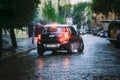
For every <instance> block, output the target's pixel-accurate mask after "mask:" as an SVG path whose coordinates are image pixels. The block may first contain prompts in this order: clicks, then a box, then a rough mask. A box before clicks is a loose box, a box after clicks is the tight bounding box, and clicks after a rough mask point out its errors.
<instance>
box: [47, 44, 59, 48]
mask: <svg viewBox="0 0 120 80" xmlns="http://www.w3.org/2000/svg"><path fill="white" fill-rule="evenodd" d="M46 47H48V48H55V47H58V44H47V45H46Z"/></svg>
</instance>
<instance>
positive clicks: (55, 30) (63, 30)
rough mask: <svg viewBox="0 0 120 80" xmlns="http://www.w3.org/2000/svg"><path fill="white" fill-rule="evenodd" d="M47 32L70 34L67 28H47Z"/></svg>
mask: <svg viewBox="0 0 120 80" xmlns="http://www.w3.org/2000/svg"><path fill="white" fill-rule="evenodd" d="M45 32H48V33H51V32H55V33H60V32H69V31H68V28H67V27H63V26H62V27H61V26H58V27H46V28H45Z"/></svg>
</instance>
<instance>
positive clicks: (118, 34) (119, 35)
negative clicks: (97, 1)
mask: <svg viewBox="0 0 120 80" xmlns="http://www.w3.org/2000/svg"><path fill="white" fill-rule="evenodd" d="M101 22H107V23H109V25H108V40H109V41H110V42H111V43H113V44H114V45H115V47H117V48H120V20H105V21H101Z"/></svg>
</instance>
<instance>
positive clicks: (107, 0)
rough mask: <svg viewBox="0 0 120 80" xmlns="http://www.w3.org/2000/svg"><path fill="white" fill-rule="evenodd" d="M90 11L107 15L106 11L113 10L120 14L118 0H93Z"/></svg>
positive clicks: (119, 0) (119, 2)
mask: <svg viewBox="0 0 120 80" xmlns="http://www.w3.org/2000/svg"><path fill="white" fill-rule="evenodd" d="M92 2H93V3H92V5H91V6H92V11H94V12H95V13H103V14H104V15H106V16H107V15H108V12H115V13H116V14H117V15H120V5H119V4H120V0H101V1H99V0H93V1H92Z"/></svg>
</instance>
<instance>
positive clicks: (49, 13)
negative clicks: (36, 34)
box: [43, 4, 57, 21]
mask: <svg viewBox="0 0 120 80" xmlns="http://www.w3.org/2000/svg"><path fill="white" fill-rule="evenodd" d="M43 14H44V16H45V17H46V18H47V19H49V20H52V21H55V20H56V17H57V15H56V12H55V8H53V7H52V6H51V5H49V4H45V7H44V8H43Z"/></svg>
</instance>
